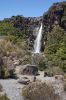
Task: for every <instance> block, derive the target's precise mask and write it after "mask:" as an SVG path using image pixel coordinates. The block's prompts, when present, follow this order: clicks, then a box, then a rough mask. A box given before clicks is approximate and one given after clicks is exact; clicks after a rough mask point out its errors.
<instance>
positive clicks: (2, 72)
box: [0, 66, 9, 78]
mask: <svg viewBox="0 0 66 100" xmlns="http://www.w3.org/2000/svg"><path fill="white" fill-rule="evenodd" d="M0 77H1V78H8V77H9V71H8V69H7V67H5V66H1V68H0Z"/></svg>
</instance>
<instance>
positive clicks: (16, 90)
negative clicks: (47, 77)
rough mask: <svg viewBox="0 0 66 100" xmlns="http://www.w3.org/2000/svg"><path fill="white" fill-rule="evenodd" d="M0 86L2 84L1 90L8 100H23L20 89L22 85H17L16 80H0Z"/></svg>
mask: <svg viewBox="0 0 66 100" xmlns="http://www.w3.org/2000/svg"><path fill="white" fill-rule="evenodd" d="M0 84H2V86H3V90H4V92H5V93H6V94H7V96H8V98H9V99H10V100H24V99H23V96H22V88H23V86H24V85H22V84H20V83H18V82H17V80H14V79H6V80H2V79H1V80H0Z"/></svg>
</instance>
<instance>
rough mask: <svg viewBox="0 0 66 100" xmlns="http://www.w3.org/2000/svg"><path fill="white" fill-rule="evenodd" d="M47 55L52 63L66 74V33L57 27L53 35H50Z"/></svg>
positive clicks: (46, 50) (46, 48) (46, 49)
mask: <svg viewBox="0 0 66 100" xmlns="http://www.w3.org/2000/svg"><path fill="white" fill-rule="evenodd" d="M47 40H48V41H47V44H46V47H45V54H46V57H48V60H50V61H52V62H53V63H54V65H55V66H59V67H60V68H62V69H63V71H64V72H66V33H65V31H64V30H63V29H62V28H61V27H59V26H56V27H54V29H53V30H52V32H51V33H49V34H48V39H47Z"/></svg>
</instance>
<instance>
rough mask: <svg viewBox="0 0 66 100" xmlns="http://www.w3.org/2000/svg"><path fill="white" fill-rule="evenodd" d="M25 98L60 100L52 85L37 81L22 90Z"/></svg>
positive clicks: (26, 99) (32, 99) (30, 99)
mask: <svg viewBox="0 0 66 100" xmlns="http://www.w3.org/2000/svg"><path fill="white" fill-rule="evenodd" d="M22 94H23V96H24V97H25V98H24V99H25V100H60V99H59V96H58V95H56V94H55V91H54V89H53V88H52V87H50V86H48V85H46V84H45V83H41V82H35V83H31V84H29V85H28V86H25V87H24V88H23V91H22Z"/></svg>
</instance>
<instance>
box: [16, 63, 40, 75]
mask: <svg viewBox="0 0 66 100" xmlns="http://www.w3.org/2000/svg"><path fill="white" fill-rule="evenodd" d="M16 69H18V72H19V73H20V74H23V75H25V74H28V75H37V74H38V67H37V66H36V65H30V64H26V65H20V66H17V67H16Z"/></svg>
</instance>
